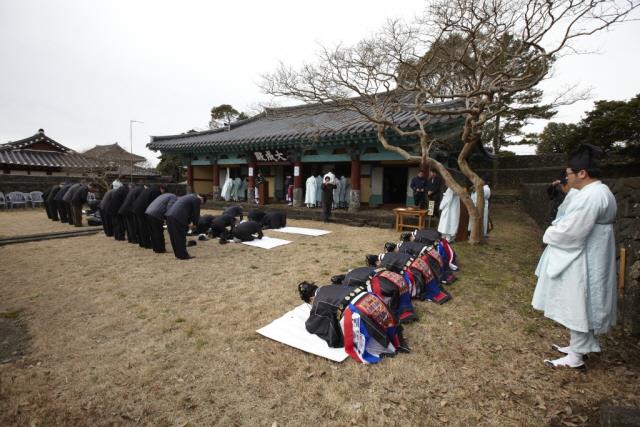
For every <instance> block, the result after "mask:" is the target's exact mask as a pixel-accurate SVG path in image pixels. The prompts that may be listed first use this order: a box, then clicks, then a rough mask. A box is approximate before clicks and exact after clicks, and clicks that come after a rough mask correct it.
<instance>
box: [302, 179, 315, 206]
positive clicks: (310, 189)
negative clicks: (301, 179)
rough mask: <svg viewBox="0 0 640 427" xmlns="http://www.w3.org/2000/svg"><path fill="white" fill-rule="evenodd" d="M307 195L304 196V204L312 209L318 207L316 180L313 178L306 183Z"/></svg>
mask: <svg viewBox="0 0 640 427" xmlns="http://www.w3.org/2000/svg"><path fill="white" fill-rule="evenodd" d="M305 187H306V188H305V190H306V191H305V195H304V204H305V205H307V207H312V206H315V205H316V179H315V178H314V177H313V176H310V177H309V178H307V181H306V182H305Z"/></svg>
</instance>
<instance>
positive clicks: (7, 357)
mask: <svg viewBox="0 0 640 427" xmlns="http://www.w3.org/2000/svg"><path fill="white" fill-rule="evenodd" d="M19 315H20V312H19V311H0V364H3V363H9V362H13V361H15V360H17V359H19V358H20V357H22V356H24V354H25V351H26V348H27V344H28V342H29V335H28V334H27V329H26V327H25V325H24V322H21V321H20V319H19Z"/></svg>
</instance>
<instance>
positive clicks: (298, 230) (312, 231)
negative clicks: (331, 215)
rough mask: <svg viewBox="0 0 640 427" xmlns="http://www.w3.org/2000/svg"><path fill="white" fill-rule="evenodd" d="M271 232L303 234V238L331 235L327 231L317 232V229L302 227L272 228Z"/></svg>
mask: <svg viewBox="0 0 640 427" xmlns="http://www.w3.org/2000/svg"><path fill="white" fill-rule="evenodd" d="M273 231H281V232H283V233H292V234H304V235H305V236H322V235H323V234H329V233H331V232H330V231H328V230H318V229H317V228H304V227H282V228H274V229H273Z"/></svg>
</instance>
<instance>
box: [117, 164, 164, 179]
mask: <svg viewBox="0 0 640 427" xmlns="http://www.w3.org/2000/svg"><path fill="white" fill-rule="evenodd" d="M108 175H123V176H129V175H131V166H129V165H118V166H117V169H116V170H114V171H109V172H108ZM133 176H160V172H158V171H157V170H156V169H150V168H142V167H140V166H136V165H133Z"/></svg>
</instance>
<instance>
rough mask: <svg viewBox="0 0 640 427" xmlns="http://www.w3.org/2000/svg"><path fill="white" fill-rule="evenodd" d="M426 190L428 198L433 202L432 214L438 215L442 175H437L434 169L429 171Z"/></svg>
mask: <svg viewBox="0 0 640 427" xmlns="http://www.w3.org/2000/svg"><path fill="white" fill-rule="evenodd" d="M426 190H427V196H428V197H429V200H433V201H434V204H435V206H434V208H433V214H434V215H435V216H438V215H439V213H440V202H441V201H442V177H441V176H440V175H438V173H437V172H436V170H435V169H431V170H430V171H429V178H428V179H427V187H426Z"/></svg>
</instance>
